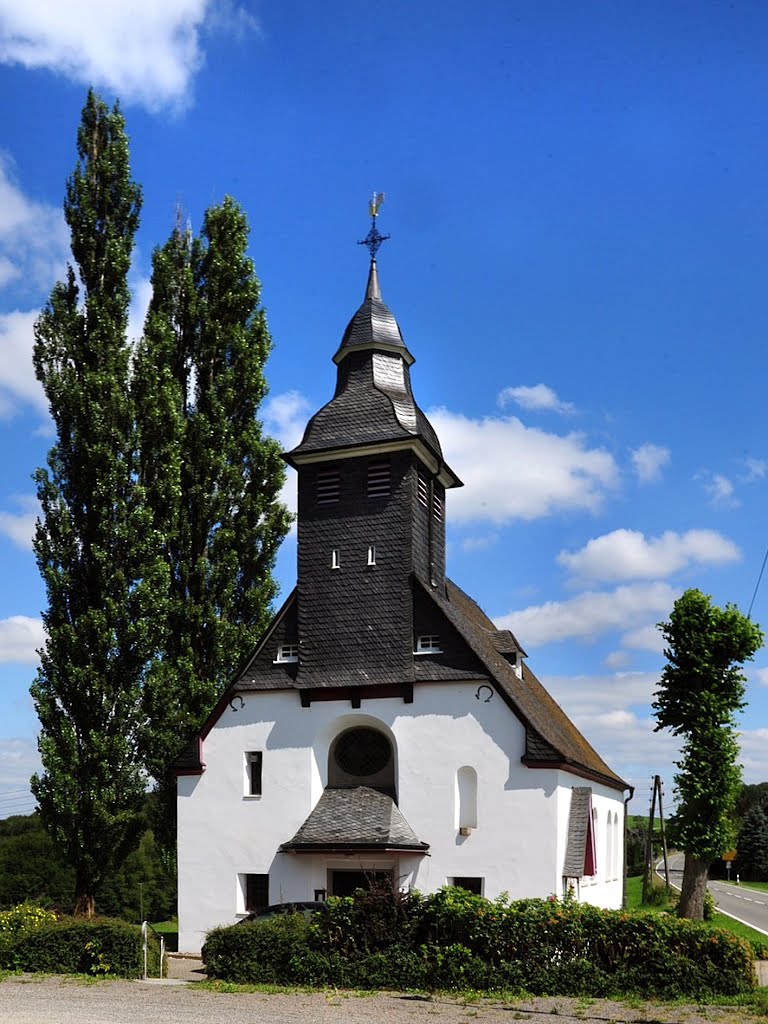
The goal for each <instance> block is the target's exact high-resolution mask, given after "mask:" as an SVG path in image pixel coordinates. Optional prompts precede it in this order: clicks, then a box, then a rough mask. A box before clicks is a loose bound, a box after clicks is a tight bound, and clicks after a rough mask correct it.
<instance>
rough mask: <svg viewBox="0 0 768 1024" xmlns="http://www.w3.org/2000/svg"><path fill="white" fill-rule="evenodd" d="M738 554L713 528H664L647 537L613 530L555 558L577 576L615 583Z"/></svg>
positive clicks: (720, 562) (653, 576)
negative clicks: (664, 529) (678, 529)
mask: <svg viewBox="0 0 768 1024" xmlns="http://www.w3.org/2000/svg"><path fill="white" fill-rule="evenodd" d="M740 557H741V553H740V552H739V549H738V548H737V547H736V545H735V544H734V543H733V542H732V541H730V540H728V538H727V537H723V536H722V534H719V533H717V532H716V531H715V530H688V531H687V532H686V533H682V534H680V533H675V532H674V531H672V530H667V531H666V532H665V533H663V534H662V535H661V536H660V537H648V538H646V537H645V534H643V533H640V532H639V531H638V530H614V531H613V532H612V533H606V534H603V535H602V536H601V537H594V538H593V539H592V540H590V541H588V542H587V544H585V545H584V547H583V548H581V549H580V550H579V551H561V552H560V554H559V555H558V556H557V561H558V563H559V564H560V565H562V566H565V568H566V569H568V571H569V572H570V573H571V574H572V575H573V576H574V577H576V578H577V579H581V580H604V581H606V582H615V581H618V580H630V579H636V580H642V579H646V580H650V579H659V577H664V576H670V575H671V574H672V573H674V572H677V571H679V570H680V569H685V568H686V567H687V566H689V565H694V564H699V565H726V564H728V563H729V562H735V561H738V560H739V558H740Z"/></svg>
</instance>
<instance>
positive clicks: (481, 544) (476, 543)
mask: <svg viewBox="0 0 768 1024" xmlns="http://www.w3.org/2000/svg"><path fill="white" fill-rule="evenodd" d="M498 539H499V535H498V533H486V534H483V535H481V536H474V537H465V538H464V539H463V540H462V541H461V550H462V551H468V552H472V551H485V550H486V549H487V548H492V547H493V546H494V544H496V543H497V542H498Z"/></svg>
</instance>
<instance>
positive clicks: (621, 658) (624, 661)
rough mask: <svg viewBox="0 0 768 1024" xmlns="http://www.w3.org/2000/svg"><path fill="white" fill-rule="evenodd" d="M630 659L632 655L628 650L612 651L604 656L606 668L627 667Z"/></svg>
mask: <svg viewBox="0 0 768 1024" xmlns="http://www.w3.org/2000/svg"><path fill="white" fill-rule="evenodd" d="M630 660H631V659H630V655H629V653H628V652H627V651H611V652H610V653H609V654H606V656H605V657H604V658H603V664H604V665H605V667H606V668H612V669H619V668H626V666H627V665H628V664H629V662H630Z"/></svg>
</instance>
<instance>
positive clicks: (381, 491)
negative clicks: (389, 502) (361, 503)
mask: <svg viewBox="0 0 768 1024" xmlns="http://www.w3.org/2000/svg"><path fill="white" fill-rule="evenodd" d="M389 489H390V475H389V463H388V462H369V463H368V497H369V498H385V497H386V496H387V495H388V494H389Z"/></svg>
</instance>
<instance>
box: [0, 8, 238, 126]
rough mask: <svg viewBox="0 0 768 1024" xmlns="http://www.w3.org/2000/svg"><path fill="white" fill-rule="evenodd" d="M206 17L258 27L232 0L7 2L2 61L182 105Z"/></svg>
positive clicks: (217, 23) (230, 29) (223, 27)
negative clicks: (43, 69)
mask: <svg viewBox="0 0 768 1024" xmlns="http://www.w3.org/2000/svg"><path fill="white" fill-rule="evenodd" d="M206 22H207V27H209V28H210V29H212V30H218V31H225V32H227V33H228V34H230V35H236V36H241V35H242V34H243V33H244V32H245V31H249V30H251V29H252V28H253V27H255V19H254V18H253V16H252V15H250V14H248V13H247V12H246V11H244V10H243V9H242V8H241V7H239V6H237V5H235V4H234V3H232V2H231V0H163V2H162V3H159V2H158V0H109V3H105V2H104V0H69V2H68V3H52V2H51V0H25V2H24V3H19V2H18V0H0V61H3V62H4V63H6V64H21V65H22V66H23V67H26V68H46V69H48V70H49V71H54V72H58V73H60V74H62V75H65V76H66V77H67V78H70V79H72V80H74V81H76V82H82V83H84V84H87V85H90V84H94V85H96V86H98V87H103V86H106V87H107V88H108V89H110V90H112V91H113V92H115V93H117V95H119V96H120V97H121V98H122V99H123V100H125V101H135V102H137V103H142V104H144V105H145V106H146V107H148V108H149V109H150V110H157V109H159V108H161V107H163V106H167V105H169V104H170V105H174V106H183V105H184V103H185V102H186V101H187V99H188V91H189V87H190V83H191V80H192V77H193V76H194V74H195V73H196V72H197V71H198V70H199V69H200V67H201V66H202V64H203V53H202V48H201V45H200V36H201V31H202V29H203V28H204V27H205V24H204V23H206Z"/></svg>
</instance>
